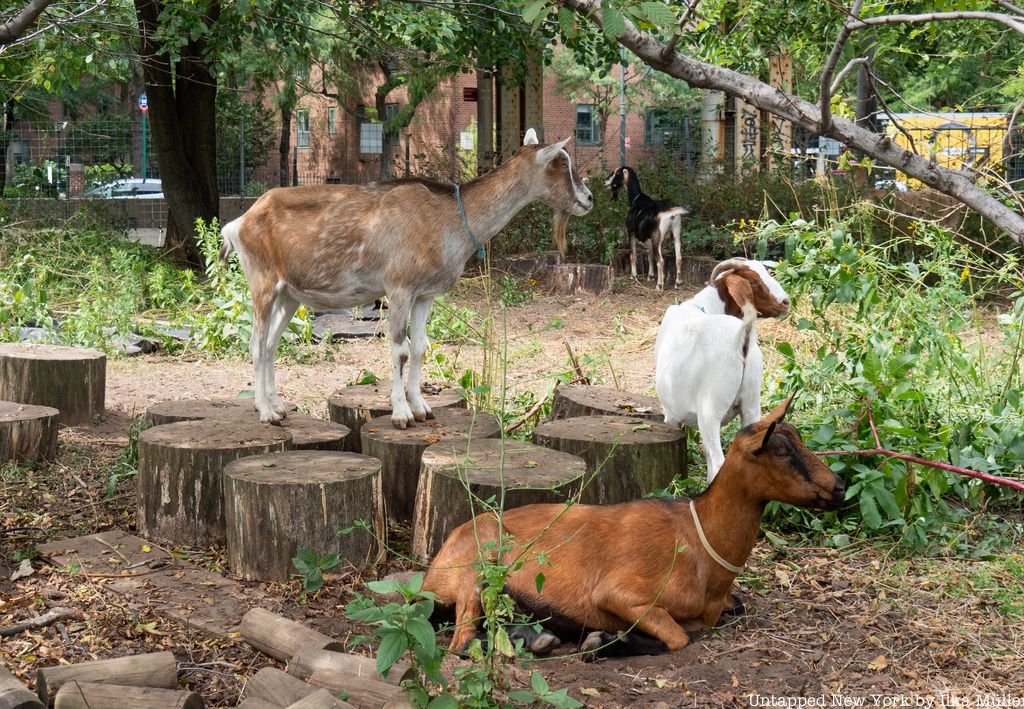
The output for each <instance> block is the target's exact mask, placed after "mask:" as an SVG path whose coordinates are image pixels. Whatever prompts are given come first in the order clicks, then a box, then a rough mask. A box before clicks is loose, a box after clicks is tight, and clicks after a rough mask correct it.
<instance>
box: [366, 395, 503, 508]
mask: <svg viewBox="0 0 1024 709" xmlns="http://www.w3.org/2000/svg"><path fill="white" fill-rule="evenodd" d="M500 433H501V426H500V425H499V424H498V419H497V418H495V417H494V416H491V415H490V414H482V413H476V412H473V411H468V410H466V409H456V408H453V407H448V408H445V409H439V410H438V411H435V412H434V418H432V419H430V420H428V421H424V422H423V423H417V424H416V425H415V426H410V427H409V428H405V429H400V428H395V427H394V426H393V425H392V424H391V415H390V414H387V415H385V416H378V417H377V418H375V419H371V420H370V421H367V422H366V423H365V424H364V425H363V427H362V429H361V431H360V437H361V439H362V446H361V447H362V450H363V453H365V454H366V455H372V456H373V457H374V458H378V459H379V460H380V461H381V463H382V466H381V480H382V482H383V484H384V509H385V510H386V512H387V515H388V519H389V520H394V521H397V522H404V523H408V522H411V521H412V513H413V508H414V507H415V505H416V485H417V482H418V480H419V476H420V458H421V457H422V455H423V451H425V450H426V449H427V447H428V446H431V445H433V444H435V443H439V442H441V441H468V440H472V439H476V438H493V437H495V436H497V435H499V434H500Z"/></svg>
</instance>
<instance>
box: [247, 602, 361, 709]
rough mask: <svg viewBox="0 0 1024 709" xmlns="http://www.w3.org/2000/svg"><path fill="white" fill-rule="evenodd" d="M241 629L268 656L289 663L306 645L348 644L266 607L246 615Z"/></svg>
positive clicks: (341, 647)
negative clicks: (272, 611)
mask: <svg viewBox="0 0 1024 709" xmlns="http://www.w3.org/2000/svg"><path fill="white" fill-rule="evenodd" d="M239 630H240V631H241V634H242V639H243V640H245V641H246V642H247V643H249V644H250V645H252V646H253V647H254V648H256V649H257V650H259V651H260V652H262V653H263V654H264V655H269V656H270V657H273V658H274V659H277V660H281V661H282V662H288V660H290V659H291V658H292V655H294V654H295V653H296V652H298V651H299V650H300V649H303V648H315V649H317V650H344V649H345V645H344V643H341V642H338V641H337V640H335V639H333V638H329V637H327V636H326V635H324V634H323V633H321V632H318V631H316V630H313V629H312V628H309V627H306V626H305V625H303V624H302V623H296V622H295V621H294V620H289V619H288V618H285V617H284V616H280V615H278V614H277V613H271V612H270V611H268V610H266V609H263V608H253V609H252V610H251V611H249V612H248V613H246V614H245V615H244V616H242V624H241V626H240V627H239ZM257 674H259V673H257ZM275 701H276V700H275ZM292 701H295V700H294V699H293V700H292ZM286 703H287V702H286Z"/></svg>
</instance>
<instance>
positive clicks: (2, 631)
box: [0, 606, 82, 638]
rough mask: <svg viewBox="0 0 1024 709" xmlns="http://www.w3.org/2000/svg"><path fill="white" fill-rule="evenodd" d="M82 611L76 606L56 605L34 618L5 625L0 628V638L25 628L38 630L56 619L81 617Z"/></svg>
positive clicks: (16, 633)
mask: <svg viewBox="0 0 1024 709" xmlns="http://www.w3.org/2000/svg"><path fill="white" fill-rule="evenodd" d="M81 617H82V612H81V611H80V610H78V609H77V608H64V607H61V606H58V607H57V608H53V609H52V610H50V611H47V612H46V613H43V614H42V615H40V616H36V617H35V618H29V619H28V620H23V621H21V622H20V623H14V624H12V625H5V626H4V627H2V628H0V638H6V637H8V636H10V635H18V634H19V633H22V632H24V631H26V630H38V629H39V628H45V627H46V626H48V625H53V624H54V623H56V622H57V621H58V620H64V619H65V618H76V619H77V618H81Z"/></svg>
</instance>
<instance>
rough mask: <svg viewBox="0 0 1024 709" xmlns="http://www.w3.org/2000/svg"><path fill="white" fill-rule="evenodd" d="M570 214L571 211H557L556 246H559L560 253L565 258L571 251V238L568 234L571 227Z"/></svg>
mask: <svg viewBox="0 0 1024 709" xmlns="http://www.w3.org/2000/svg"><path fill="white" fill-rule="evenodd" d="M569 216H570V215H569V212H563V211H558V212H555V235H554V237H555V246H557V247H558V253H559V255H560V256H561V257H562V258H565V257H566V255H567V254H568V252H569V240H568V237H567V236H566V233H567V231H568V229H569Z"/></svg>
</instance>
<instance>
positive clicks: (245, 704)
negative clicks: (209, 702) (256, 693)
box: [235, 680, 305, 709]
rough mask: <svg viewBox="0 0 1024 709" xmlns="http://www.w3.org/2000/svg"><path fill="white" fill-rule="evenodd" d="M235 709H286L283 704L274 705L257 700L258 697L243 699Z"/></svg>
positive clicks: (263, 700)
mask: <svg viewBox="0 0 1024 709" xmlns="http://www.w3.org/2000/svg"><path fill="white" fill-rule="evenodd" d="M300 681H301V680H300ZM303 684H305V683H303ZM235 707H237V709H284V705H283V704H274V703H273V702H268V701H267V700H266V699H257V698H256V697H250V698H249V699H243V700H242V701H241V702H240V703H238V704H236V705H235Z"/></svg>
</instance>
